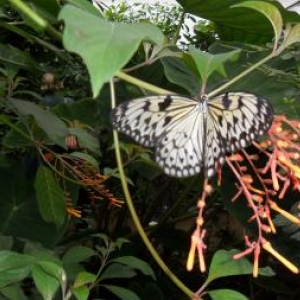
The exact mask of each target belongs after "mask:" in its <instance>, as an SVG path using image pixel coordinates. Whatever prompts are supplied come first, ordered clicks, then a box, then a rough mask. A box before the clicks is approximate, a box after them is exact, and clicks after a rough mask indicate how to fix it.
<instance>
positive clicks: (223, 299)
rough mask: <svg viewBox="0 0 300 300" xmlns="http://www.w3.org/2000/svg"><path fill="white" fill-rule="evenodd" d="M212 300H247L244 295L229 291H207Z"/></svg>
mask: <svg viewBox="0 0 300 300" xmlns="http://www.w3.org/2000/svg"><path fill="white" fill-rule="evenodd" d="M207 294H209V296H210V297H211V299H212V300H229V299H230V300H249V298H248V297H246V296H245V295H243V294H241V293H239V292H237V291H234V290H230V289H218V290H212V291H207Z"/></svg>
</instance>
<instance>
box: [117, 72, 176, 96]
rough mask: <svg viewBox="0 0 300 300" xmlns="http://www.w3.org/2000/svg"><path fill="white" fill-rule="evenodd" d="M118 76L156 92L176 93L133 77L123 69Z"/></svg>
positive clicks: (162, 93)
mask: <svg viewBox="0 0 300 300" xmlns="http://www.w3.org/2000/svg"><path fill="white" fill-rule="evenodd" d="M116 76H117V77H119V78H121V79H123V80H125V81H127V82H130V83H132V84H134V85H137V86H139V87H140V88H144V89H146V90H149V91H151V92H153V93H155V94H161V95H173V94H174V93H173V92H171V91H169V90H165V89H162V88H159V87H157V86H155V85H153V84H151V83H147V82H145V81H142V80H140V79H138V78H135V77H132V76H130V75H128V74H126V73H124V72H121V71H118V72H117V73H116Z"/></svg>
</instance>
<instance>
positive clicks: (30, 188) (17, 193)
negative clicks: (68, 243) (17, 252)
mask: <svg viewBox="0 0 300 300" xmlns="http://www.w3.org/2000/svg"><path fill="white" fill-rule="evenodd" d="M30 159H31V158H30V157H26V156H25V160H27V161H28V160H29V162H27V163H25V164H23V163H22V162H20V161H19V160H18V159H16V160H15V163H13V164H11V165H10V166H9V167H6V168H4V167H3V165H2V168H1V169H0V178H1V180H0V190H1V193H0V206H1V209H0V231H1V233H2V234H5V235H11V236H15V237H16V236H17V237H19V238H25V239H29V240H31V241H36V242H39V243H42V244H43V245H45V246H47V247H49V248H51V247H53V246H54V243H55V241H56V239H57V237H58V234H59V235H60V234H61V233H58V231H57V230H56V228H55V226H54V225H53V224H50V223H46V222H45V221H44V220H43V219H42V217H41V214H40V212H39V210H38V205H37V200H36V192H35V190H34V182H33V180H32V179H31V177H32V173H33V172H34V174H35V173H36V171H35V163H36V161H33V163H32V161H30ZM24 173H25V174H24ZM33 228H34V230H33Z"/></svg>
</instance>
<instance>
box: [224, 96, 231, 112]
mask: <svg viewBox="0 0 300 300" xmlns="http://www.w3.org/2000/svg"><path fill="white" fill-rule="evenodd" d="M231 102H232V101H231V100H230V98H229V97H228V93H226V94H224V96H223V98H222V104H223V106H224V109H228V108H229V107H230V105H231Z"/></svg>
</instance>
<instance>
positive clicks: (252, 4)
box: [232, 1, 283, 43]
mask: <svg viewBox="0 0 300 300" xmlns="http://www.w3.org/2000/svg"><path fill="white" fill-rule="evenodd" d="M232 7H247V8H252V9H254V10H256V11H259V12H260V13H262V14H263V15H265V16H266V17H267V18H268V20H269V21H270V22H271V24H272V27H273V30H274V35H275V43H278V41H279V38H280V36H281V32H282V28H283V21H282V17H281V14H280V12H279V10H278V9H277V7H276V6H274V5H272V4H270V3H267V2H264V1H245V2H242V3H240V4H236V5H233V6H232Z"/></svg>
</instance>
